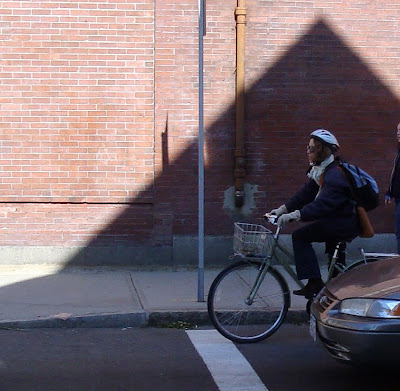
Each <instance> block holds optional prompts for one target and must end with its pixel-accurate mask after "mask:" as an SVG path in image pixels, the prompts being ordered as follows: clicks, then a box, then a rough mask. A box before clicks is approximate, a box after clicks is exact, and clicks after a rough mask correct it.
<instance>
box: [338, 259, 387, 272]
mask: <svg viewBox="0 0 400 391" xmlns="http://www.w3.org/2000/svg"><path fill="white" fill-rule="evenodd" d="M377 261H379V258H367V259H365V260H364V259H362V260H359V261H356V262H353V263H352V264H351V265H349V266H348V268H347V269H346V270H345V271H348V270H352V269H355V268H356V267H358V266H361V265H366V264H367V263H373V262H377Z"/></svg>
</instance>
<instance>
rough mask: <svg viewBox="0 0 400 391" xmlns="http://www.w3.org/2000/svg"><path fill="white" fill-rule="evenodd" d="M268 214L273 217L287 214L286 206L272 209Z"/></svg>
mask: <svg viewBox="0 0 400 391" xmlns="http://www.w3.org/2000/svg"><path fill="white" fill-rule="evenodd" d="M269 213H270V214H272V215H275V216H276V217H279V216H282V215H283V214H284V213H287V208H286V205H285V204H283V205H281V206H280V207H279V208H277V209H272V210H271V212H269Z"/></svg>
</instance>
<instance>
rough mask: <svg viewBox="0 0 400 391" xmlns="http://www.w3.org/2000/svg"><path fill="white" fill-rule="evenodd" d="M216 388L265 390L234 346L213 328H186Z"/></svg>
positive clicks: (238, 390)
mask: <svg viewBox="0 0 400 391" xmlns="http://www.w3.org/2000/svg"><path fill="white" fill-rule="evenodd" d="M186 333H187V334H188V336H189V338H190V340H191V342H192V344H193V345H194V347H195V348H196V350H197V352H198V353H199V355H200V356H201V358H202V359H203V361H204V363H205V364H206V366H207V368H208V370H209V371H210V373H211V376H212V377H213V379H214V381H215V383H216V385H217V386H218V388H219V390H220V391H268V389H267V388H266V387H265V385H264V384H263V383H262V381H261V380H260V378H259V377H258V375H257V374H256V373H255V371H254V369H253V368H252V367H251V365H250V364H249V362H248V361H247V360H246V358H245V357H244V356H243V355H242V353H240V351H239V350H238V349H237V347H236V346H235V345H234V344H233V343H232V342H231V341H229V340H228V339H226V338H225V337H223V336H222V335H221V334H219V333H218V331H216V330H187V331H186Z"/></svg>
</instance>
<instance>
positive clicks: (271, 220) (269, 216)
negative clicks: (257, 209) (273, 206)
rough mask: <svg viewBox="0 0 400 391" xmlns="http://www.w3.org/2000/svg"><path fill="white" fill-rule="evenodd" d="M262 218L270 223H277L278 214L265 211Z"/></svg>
mask: <svg viewBox="0 0 400 391" xmlns="http://www.w3.org/2000/svg"><path fill="white" fill-rule="evenodd" d="M263 219H264V220H265V221H268V222H269V223H270V224H272V225H278V216H277V215H273V214H271V213H265V215H264V216H263Z"/></svg>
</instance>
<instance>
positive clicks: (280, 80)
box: [68, 19, 400, 265]
mask: <svg viewBox="0 0 400 391" xmlns="http://www.w3.org/2000/svg"><path fill="white" fill-rule="evenodd" d="M205 50H207V47H206V48H205ZM206 78H207V76H206ZM211 82H212V81H211ZM387 84H389V81H382V80H381V79H380V77H379V76H378V75H377V73H376V72H375V70H374V66H373V64H367V63H366V62H365V61H363V60H362V59H361V58H360V57H359V56H358V55H357V53H356V52H355V51H354V50H352V48H351V47H349V46H348V45H347V44H346V43H345V42H344V41H343V40H342V39H341V38H340V37H339V36H338V35H337V34H336V33H335V31H334V29H333V28H331V27H330V26H329V23H328V22H327V21H325V20H323V19H321V20H319V21H317V22H316V23H315V24H314V25H312V26H311V27H310V29H309V30H308V32H307V33H306V34H304V35H303V36H302V37H301V38H300V39H299V40H298V41H297V42H296V43H295V44H294V45H293V46H292V47H290V48H289V49H288V51H287V52H286V53H284V54H283V55H282V56H281V57H280V58H279V59H277V60H276V62H275V63H274V64H273V65H272V66H270V67H269V66H268V64H266V69H265V72H264V74H263V75H262V76H261V77H260V78H259V79H258V80H257V81H256V82H255V83H254V84H253V85H252V86H250V88H248V91H247V96H246V118H247V119H246V128H247V140H246V148H247V177H246V182H248V183H250V184H252V185H254V187H255V188H256V191H255V192H254V194H253V197H254V199H253V201H252V202H254V205H253V208H252V211H253V212H252V214H251V215H249V216H242V215H241V212H240V210H235V209H234V207H233V203H234V200H233V199H232V200H231V201H229V200H228V207H227V206H226V204H227V200H226V199H225V197H226V190H227V189H228V188H229V187H231V186H232V184H233V177H232V169H233V167H232V165H233V150H234V129H235V123H234V121H235V119H234V116H235V112H234V103H232V105H231V106H230V107H229V108H228V110H227V111H226V112H225V113H224V114H223V115H222V116H221V117H220V118H218V119H217V120H216V121H215V122H214V123H213V124H212V125H211V126H210V127H209V128H208V129H206V148H207V151H208V156H210V157H211V160H210V162H208V164H207V168H206V173H205V178H206V184H205V214H206V216H205V221H206V223H205V224H206V235H230V234H231V229H232V228H231V227H232V221H233V220H235V219H238V218H241V217H243V218H246V219H252V218H253V219H257V218H258V217H259V216H260V215H261V214H262V213H263V212H265V211H266V210H269V209H270V208H272V207H276V206H277V205H280V204H281V203H282V202H284V201H285V200H286V199H287V198H288V197H289V196H290V195H291V194H292V193H293V192H294V191H295V190H296V189H297V188H298V187H299V186H300V185H302V184H303V183H304V182H305V180H306V177H305V175H302V173H303V172H304V173H305V170H306V169H307V160H306V154H305V152H306V151H305V146H306V143H307V142H308V136H309V133H310V131H312V130H314V129H316V128H319V127H324V128H327V129H330V130H332V131H333V132H334V133H335V134H336V136H337V138H338V139H339V141H340V144H341V146H342V148H341V151H342V156H343V157H344V158H345V159H346V160H348V161H351V162H353V163H355V164H359V165H361V166H362V167H364V168H365V169H366V170H367V171H369V172H370V173H371V174H373V175H374V176H375V177H376V178H377V180H378V183H379V185H380V188H381V194H384V192H385V191H386V186H387V184H388V181H389V176H390V172H391V165H392V161H393V157H394V156H395V154H396V150H397V145H396V143H395V127H396V124H397V122H398V120H399V119H400V117H399V115H398V113H399V112H400V102H399V100H398V99H397V98H396V96H395V95H394V93H393V92H391V90H390V88H389V87H388V86H387ZM194 104H197V103H195V102H194ZM162 146H163V156H162V157H163V160H162V161H163V169H162V172H161V173H159V175H158V176H157V177H156V178H155V182H154V205H149V204H146V203H141V202H142V201H141V200H140V197H139V198H138V199H134V200H132V204H131V205H127V207H126V209H125V210H124V212H123V213H121V214H120V215H118V216H117V217H116V218H115V219H114V220H113V221H110V222H109V224H108V225H107V226H106V227H105V228H104V229H103V230H101V231H99V232H97V233H96V234H95V236H94V237H93V239H92V240H91V241H90V242H89V243H88V244H87V247H86V249H84V250H82V251H81V252H80V253H78V254H76V256H74V257H72V258H71V259H70V260H69V262H68V264H69V265H75V264H81V263H86V261H87V259H88V257H89V258H92V257H93V256H94V255H90V252H91V251H92V252H93V253H92V254H98V251H97V250H98V249H99V248H100V249H101V248H105V247H104V246H122V247H123V246H127V248H128V250H127V253H126V254H125V255H124V257H125V258H124V261H123V263H127V264H129V263H132V259H136V257H135V255H134V254H133V253H134V252H135V249H134V247H135V246H137V249H138V250H137V251H138V254H139V255H140V254H142V253H141V251H142V250H141V248H142V247H143V248H145V247H146V246H153V248H154V249H155V251H156V252H157V251H160V249H162V248H169V247H170V246H171V245H172V243H173V237H174V235H193V236H195V235H196V234H197V202H198V198H197V197H198V196H197V189H198V182H197V159H198V153H197V140H196V141H195V142H193V144H191V145H190V146H189V147H188V148H187V149H186V150H185V151H184V152H183V153H182V154H181V155H180V156H179V157H178V158H177V159H174V160H172V159H171V156H169V155H168V117H167V118H166V121H165V130H164V132H163V134H162ZM299 167H300V169H299ZM303 168H304V171H303ZM183 184H184V186H183ZM382 198H383V197H382ZM229 202H231V204H232V208H230V207H229ZM138 213H143V216H147V217H149V216H150V217H151V219H152V224H148V226H147V230H146V229H142V230H141V232H140V233H138V232H135V225H134V224H133V221H134V220H135V219H136V218H137V216H138ZM392 215H393V209H390V208H384V207H383V206H381V207H379V208H378V209H377V210H376V211H374V212H372V213H371V217H372V220H373V223H374V225H375V227H376V232H378V233H379V232H380V233H382V232H392V224H393V216H392ZM132 246H133V248H132ZM159 254H163V256H166V257H169V256H171V253H169V252H168V251H167V252H166V253H162V252H159ZM136 255H137V254H136ZM153 255H154V254H153ZM94 257H95V256H94ZM92 262H96V261H95V259H92V260H91V261H90V262H89V263H92ZM116 262H117V263H118V261H116ZM135 262H136V261H135ZM100 263H101V262H100ZM111 263H114V260H112V261H111ZM145 263H146V262H145Z"/></svg>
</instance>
